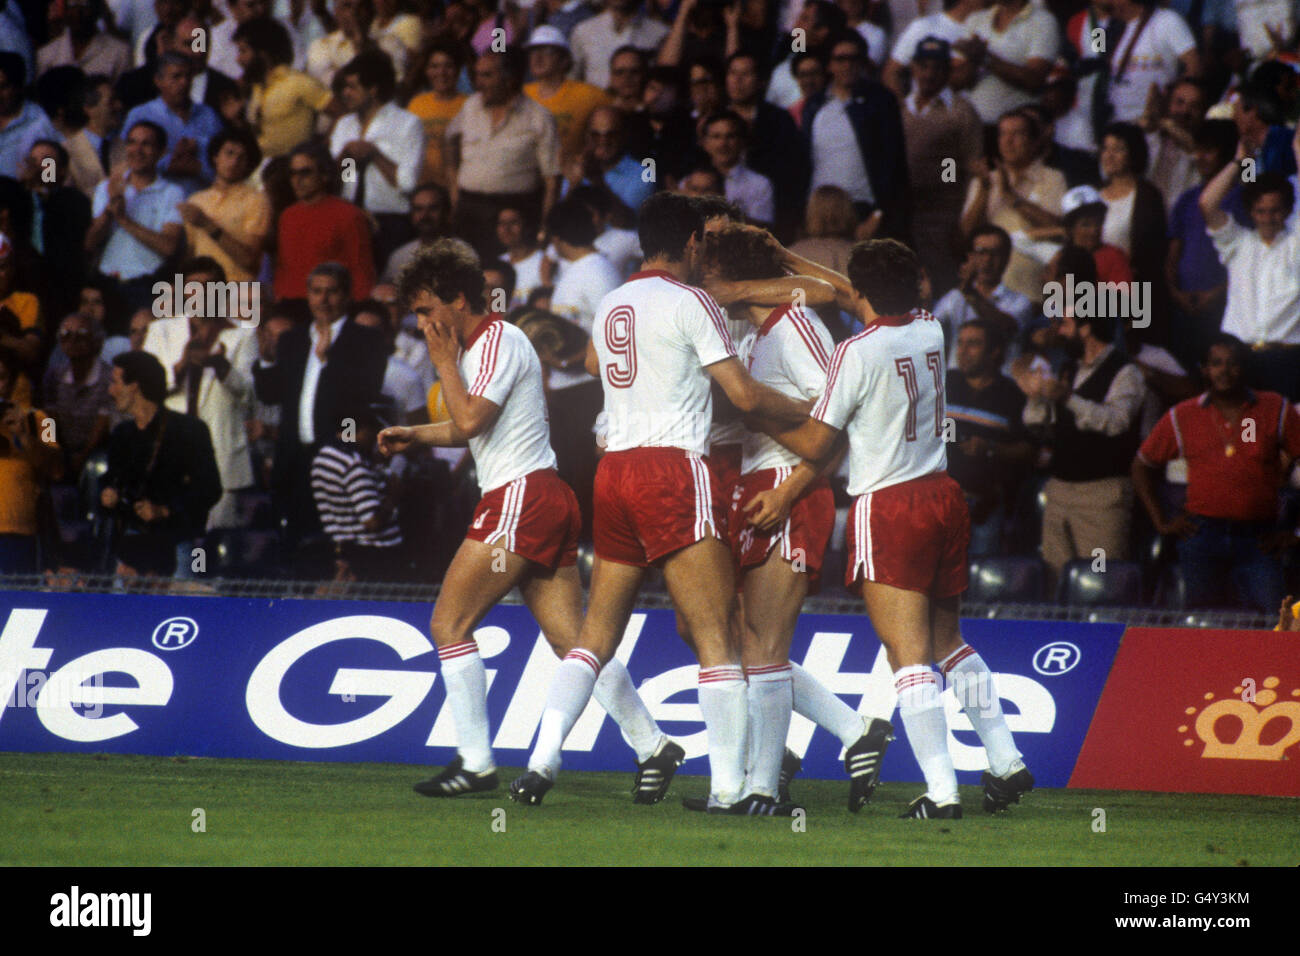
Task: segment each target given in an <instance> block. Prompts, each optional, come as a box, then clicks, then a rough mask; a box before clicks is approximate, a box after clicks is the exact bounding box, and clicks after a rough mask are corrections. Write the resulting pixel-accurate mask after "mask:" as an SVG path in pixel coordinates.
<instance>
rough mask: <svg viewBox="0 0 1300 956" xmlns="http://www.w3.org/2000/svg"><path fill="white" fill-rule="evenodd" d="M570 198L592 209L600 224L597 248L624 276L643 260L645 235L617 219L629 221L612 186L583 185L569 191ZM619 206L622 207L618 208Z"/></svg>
mask: <svg viewBox="0 0 1300 956" xmlns="http://www.w3.org/2000/svg"><path fill="white" fill-rule="evenodd" d="M569 198H570V199H573V200H575V201H577V202H580V203H582V204H583V205H584V206H586V207H587V210H588V212H590V213H591V218H592V222H593V223H594V224H595V226H596V242H595V243H594V245H595V247H596V251H597V252H599V253H601V254H602V255H603V256H604V257H605V258H606V259H608V260H609V261H610V262H612V263H614V268H615V269H617V270H618V272H619V275H621V276H623V277H624V279H625V280H626V278H627V277H628V276H630V275H631V274H632V273H633V272H635V271H636V269H637V267H638V266H639V265H640V264H641V260H642V258H644V257H643V256H642V254H641V239H640V237H639V236H637V234H636V230H635V229H624V228H622V227H621V226H617V225H615V222H616V221H618V222H629V221H632V220H625V219H623V218H622V216H621V213H622V211H623V210H622V206H621V204H618V203H615V201H614V196H613V195H612V194H611V193H610V191H609V190H608V189H599V188H597V187H595V186H579V187H578V188H577V189H575V190H573V191H572V192H571V193H569ZM616 206H617V207H618V208H616Z"/></svg>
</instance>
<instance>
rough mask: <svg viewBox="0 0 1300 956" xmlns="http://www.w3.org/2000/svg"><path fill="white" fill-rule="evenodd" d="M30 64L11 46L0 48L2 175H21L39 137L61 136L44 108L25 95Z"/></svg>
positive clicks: (54, 138)
mask: <svg viewBox="0 0 1300 956" xmlns="http://www.w3.org/2000/svg"><path fill="white" fill-rule="evenodd" d="M26 85H27V66H26V64H25V63H24V62H23V58H22V57H21V56H19V55H18V54H17V53H12V52H10V51H8V50H6V51H3V52H0V176H13V177H14V178H17V176H18V166H19V164H20V163H21V162H22V161H23V159H25V158H26V156H27V151H28V150H29V149H30V148H31V145H32V143H33V142H35V141H36V140H38V139H52V140H54V141H55V142H58V141H59V140H60V138H61V137H60V136H59V134H58V131H57V130H55V128H54V125H53V124H52V123H51V122H50V118H49V117H48V116H46V115H45V111H44V110H43V109H41V108H40V107H39V106H37V105H36V104H35V103H33V102H32V101H31V100H28V99H26V98H25V96H24V90H25V88H26Z"/></svg>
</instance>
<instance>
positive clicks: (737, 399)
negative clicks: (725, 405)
mask: <svg viewBox="0 0 1300 956" xmlns="http://www.w3.org/2000/svg"><path fill="white" fill-rule="evenodd" d="M704 370H705V371H706V372H708V373H709V375H710V376H712V377H713V380H714V381H715V382H717V383H718V384H719V385H720V386H722V390H723V391H724V392H725V393H726V395H727V398H728V399H730V401H731V404H733V405H735V406H736V408H738V409H739V410H740V411H742V412H744V413H745V414H748V415H758V416H760V417H762V418H766V419H770V420H771V421H773V422H774V423H776V424H778V425H781V424H784V425H786V426H792V425H797V424H798V423H799V422H801V421H803V420H804V419H805V418H806V417H807V415H808V408H809V403H808V402H797V401H795V400H794V399H792V398H789V397H787V396H785V395H782V394H781V393H780V392H778V391H777V390H776V389H774V388H769V387H768V386H766V385H763V384H762V383H760V382H756V381H754V377H753V376H752V375H750V374H749V372H748V371H746V370H745V366H743V365H741V364H740V359H738V358H735V357H734V356H733V357H732V358H727V359H723V360H722V361H721V362H714V363H713V364H712V365H708V366H705V369H704Z"/></svg>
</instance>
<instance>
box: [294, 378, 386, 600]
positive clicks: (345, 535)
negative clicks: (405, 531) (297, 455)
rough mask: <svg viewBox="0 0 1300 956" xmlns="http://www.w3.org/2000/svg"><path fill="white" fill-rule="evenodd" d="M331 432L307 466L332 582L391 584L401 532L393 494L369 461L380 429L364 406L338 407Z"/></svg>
mask: <svg viewBox="0 0 1300 956" xmlns="http://www.w3.org/2000/svg"><path fill="white" fill-rule="evenodd" d="M341 410H342V412H343V413H344V414H343V416H342V419H343V420H344V421H345V422H347V423H348V424H345V425H342V426H340V427H339V428H337V429H336V430H335V433H334V434H333V435H332V436H331V438H330V440H329V441H328V442H327V443H325V444H324V445H322V446H321V449H320V451H318V452H317V453H316V455H315V457H314V458H313V459H312V463H311V490H312V496H313V498H314V500H315V505H316V510H317V513H318V515H319V518H320V523H321V526H322V527H323V528H324V530H325V533H326V534H327V535H329V537H330V540H331V541H332V542H333V543H334V572H335V573H334V580H336V581H393V580H396V579H397V578H399V577H400V576H401V565H400V555H401V545H402V530H401V527H400V525H399V524H398V521H397V505H396V496H395V495H394V494H393V493H392V491H391V490H390V489H389V488H388V487H387V482H386V475H385V473H384V469H383V467H382V466H380V465H379V464H378V463H377V462H376V461H375V457H374V452H375V438H376V436H377V435H378V434H379V429H380V428H381V427H383V423H381V422H380V420H379V416H378V415H377V414H376V413H375V412H374V411H373V410H372V409H371V408H370V407H369V405H365V404H357V405H349V406H346V407H344V408H342V409H341Z"/></svg>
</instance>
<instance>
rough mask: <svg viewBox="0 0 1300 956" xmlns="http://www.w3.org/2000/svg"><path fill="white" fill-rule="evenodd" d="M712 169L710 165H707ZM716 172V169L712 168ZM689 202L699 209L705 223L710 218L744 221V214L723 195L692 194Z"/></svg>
mask: <svg viewBox="0 0 1300 956" xmlns="http://www.w3.org/2000/svg"><path fill="white" fill-rule="evenodd" d="M709 169H710V170H712V169H713V167H712V166H710V167H709ZM714 171H715V172H716V170H714ZM691 202H693V203H695V205H696V206H697V207H698V208H699V210H700V215H701V216H703V217H704V221H705V222H706V223H707V222H708V221H709V220H710V219H729V220H731V221H732V222H746V221H747V220H746V218H745V214H744V213H743V212H741V211H740V207H739V206H737V205H736V204H735V203H734V202H732V201H731V200H730V199H727V198H725V197H723V196H692V197H691Z"/></svg>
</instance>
